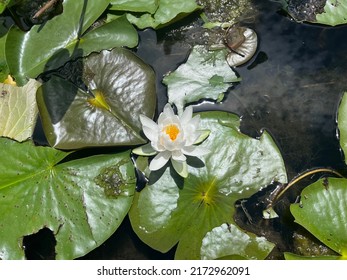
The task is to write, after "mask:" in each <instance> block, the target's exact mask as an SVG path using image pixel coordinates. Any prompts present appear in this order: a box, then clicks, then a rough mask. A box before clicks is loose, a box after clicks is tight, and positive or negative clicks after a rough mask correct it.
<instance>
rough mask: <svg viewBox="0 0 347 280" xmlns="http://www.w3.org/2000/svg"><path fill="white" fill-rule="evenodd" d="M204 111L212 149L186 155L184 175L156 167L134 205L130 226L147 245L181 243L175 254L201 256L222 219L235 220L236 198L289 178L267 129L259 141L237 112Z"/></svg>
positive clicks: (203, 124) (162, 246) (158, 247)
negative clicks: (197, 155) (242, 128)
mask: <svg viewBox="0 0 347 280" xmlns="http://www.w3.org/2000/svg"><path fill="white" fill-rule="evenodd" d="M200 116H201V126H200V127H201V129H209V130H210V131H211V133H210V136H209V138H207V139H206V140H205V141H204V142H203V143H202V144H201V145H202V146H204V147H207V148H208V149H209V150H210V151H211V152H210V153H209V154H207V155H206V156H204V157H203V158H201V160H202V161H201V160H199V159H197V158H190V159H189V160H188V166H189V169H188V171H189V175H188V177H187V178H186V179H182V178H179V177H177V176H176V175H175V173H174V172H172V170H171V169H172V167H167V168H166V169H165V170H161V171H157V172H152V173H151V175H150V178H149V179H150V181H149V184H148V185H147V186H146V187H145V188H144V189H143V190H142V191H141V192H140V193H136V195H135V201H134V204H133V206H132V208H131V210H130V220H131V223H132V227H133V229H134V231H135V232H136V233H137V235H138V236H139V237H140V238H141V239H142V240H143V241H144V242H145V243H146V244H148V245H149V246H151V247H152V248H154V249H156V250H159V251H161V252H166V251H168V250H169V249H171V248H172V247H173V246H174V245H175V244H176V243H178V247H177V251H176V256H175V257H176V259H201V258H202V255H201V252H200V250H201V246H202V240H203V239H204V238H205V236H206V234H207V233H208V232H210V231H212V230H213V229H214V228H216V227H220V226H221V225H222V224H224V223H229V224H234V220H233V214H234V213H235V208H234V203H235V202H236V201H237V200H238V199H241V198H247V197H249V196H251V195H252V194H254V193H255V192H257V191H259V190H260V189H262V188H263V187H264V186H266V185H268V184H269V183H270V182H271V181H273V180H277V181H281V182H285V181H286V172H285V168H284V164H283V160H282V157H281V155H280V153H279V151H278V149H277V147H276V145H275V144H274V142H273V140H272V139H271V137H270V136H269V134H267V133H266V132H264V133H263V135H262V137H261V138H260V139H259V140H257V139H253V138H250V137H248V136H246V135H244V134H242V133H240V132H239V118H238V116H236V115H232V114H229V113H225V112H205V113H201V114H200ZM203 162H204V163H205V165H204V163H203ZM244 246H246V245H245V244H244ZM216 250H217V248H216ZM263 253H264V252H262V253H259V252H257V251H254V252H253V255H252V256H248V257H250V258H258V257H259V258H261V257H262V256H263ZM240 254H241V253H240ZM215 255H216V256H219V253H218V252H217V251H216V252H215ZM209 256H211V254H209Z"/></svg>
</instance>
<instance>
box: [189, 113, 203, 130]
mask: <svg viewBox="0 0 347 280" xmlns="http://www.w3.org/2000/svg"><path fill="white" fill-rule="evenodd" d="M199 123H200V115H196V116H194V118H192V119H191V120H190V121H189V123H188V125H189V126H192V127H194V128H195V129H198V127H199Z"/></svg>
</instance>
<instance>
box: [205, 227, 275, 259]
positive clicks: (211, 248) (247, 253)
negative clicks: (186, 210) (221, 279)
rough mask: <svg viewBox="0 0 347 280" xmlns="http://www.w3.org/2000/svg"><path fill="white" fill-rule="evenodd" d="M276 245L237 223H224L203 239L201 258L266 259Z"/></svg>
mask: <svg viewBox="0 0 347 280" xmlns="http://www.w3.org/2000/svg"><path fill="white" fill-rule="evenodd" d="M274 247H275V245H274V244H273V243H271V242H269V241H267V240H266V238H265V237H258V236H256V235H254V234H251V233H245V232H244V231H242V230H241V229H239V228H238V227H237V226H235V225H229V224H226V223H224V224H222V225H221V226H219V227H215V228H214V229H212V230H211V231H210V232H208V233H207V234H206V235H205V237H204V238H203V240H202V246H201V251H200V253H201V258H202V259H206V260H211V259H265V258H266V256H267V255H268V254H269V253H270V252H271V251H272V249H273V248H274Z"/></svg>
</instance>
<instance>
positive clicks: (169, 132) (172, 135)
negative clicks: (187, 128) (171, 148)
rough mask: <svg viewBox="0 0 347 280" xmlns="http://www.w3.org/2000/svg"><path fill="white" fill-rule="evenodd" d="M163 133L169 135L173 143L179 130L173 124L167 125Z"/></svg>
mask: <svg viewBox="0 0 347 280" xmlns="http://www.w3.org/2000/svg"><path fill="white" fill-rule="evenodd" d="M164 132H165V133H166V134H167V135H169V137H170V139H171V141H175V140H176V138H177V136H178V134H179V133H180V130H179V128H178V127H177V126H176V125H175V124H169V125H167V126H166V127H165V128H164Z"/></svg>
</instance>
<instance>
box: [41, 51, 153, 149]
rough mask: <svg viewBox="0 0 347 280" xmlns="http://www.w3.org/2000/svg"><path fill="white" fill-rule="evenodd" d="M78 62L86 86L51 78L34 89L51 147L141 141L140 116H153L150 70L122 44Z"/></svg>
mask: <svg viewBox="0 0 347 280" xmlns="http://www.w3.org/2000/svg"><path fill="white" fill-rule="evenodd" d="M76 63H77V64H78V65H81V63H82V69H81V71H82V75H81V77H80V78H81V79H82V80H83V82H84V84H85V85H86V87H87V88H88V90H82V89H80V88H79V87H78V86H77V85H75V84H74V83H72V82H70V81H68V80H66V79H64V78H61V77H57V76H53V77H52V78H51V79H50V80H49V81H48V82H46V83H45V84H43V85H42V86H41V87H40V88H39V90H38V93H37V103H38V107H39V112H40V116H41V119H42V124H43V129H44V132H45V135H46V137H47V139H48V142H49V143H50V145H51V146H53V147H56V148H60V149H76V148H82V147H88V146H115V145H137V144H142V143H145V142H146V140H145V139H144V138H143V137H142V134H141V130H142V126H141V123H140V119H139V115H140V114H143V115H146V116H148V117H150V118H153V115H154V112H155V106H156V91H155V74H154V71H153V70H152V68H151V67H150V66H148V65H147V64H145V63H144V62H143V61H142V60H141V59H140V58H138V57H137V56H136V55H134V54H133V53H132V52H131V51H129V50H126V49H123V48H116V49H113V50H112V51H107V50H105V51H102V52H101V53H93V54H91V55H90V56H88V57H87V58H85V59H83V60H79V61H77V62H76ZM75 79H76V78H75Z"/></svg>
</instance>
